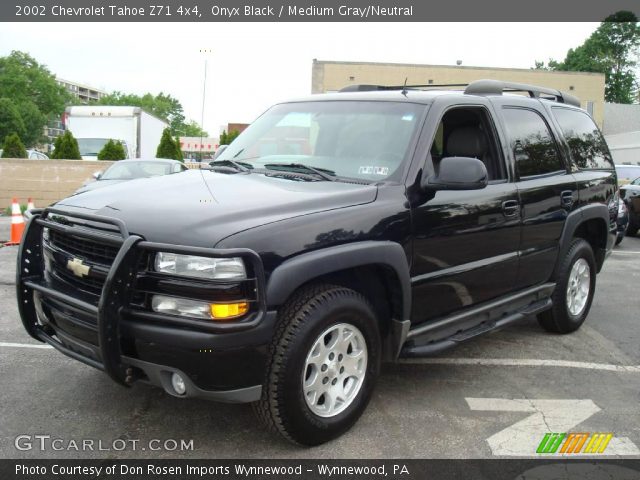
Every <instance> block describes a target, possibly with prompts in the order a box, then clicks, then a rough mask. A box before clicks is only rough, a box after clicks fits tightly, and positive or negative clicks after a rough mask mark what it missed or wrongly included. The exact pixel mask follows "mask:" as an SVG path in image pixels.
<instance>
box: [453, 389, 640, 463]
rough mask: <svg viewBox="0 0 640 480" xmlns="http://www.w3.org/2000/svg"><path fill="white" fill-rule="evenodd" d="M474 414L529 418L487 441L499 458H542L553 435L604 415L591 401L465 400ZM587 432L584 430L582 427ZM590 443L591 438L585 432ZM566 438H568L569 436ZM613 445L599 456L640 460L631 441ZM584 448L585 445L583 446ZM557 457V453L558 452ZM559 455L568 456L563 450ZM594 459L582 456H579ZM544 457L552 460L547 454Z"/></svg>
mask: <svg viewBox="0 0 640 480" xmlns="http://www.w3.org/2000/svg"><path fill="white" fill-rule="evenodd" d="M465 400H466V401H467V404H468V405H469V408H470V409H471V410H477V411H486V412H526V413H527V414H528V415H527V416H526V417H525V418H524V419H522V420H520V421H518V422H516V423H514V424H513V425H510V426H508V427H507V428H505V429H503V430H501V431H499V432H497V433H495V434H494V435H491V436H490V437H489V438H487V443H488V444H489V448H491V453H493V455H496V456H517V457H532V456H533V457H539V456H540V454H539V453H537V452H536V447H538V446H539V444H540V440H541V439H543V438H544V436H545V435H546V434H548V433H550V432H558V433H560V434H561V435H562V433H564V432H570V431H572V430H574V429H575V428H578V426H580V425H581V424H583V422H585V421H586V420H587V419H589V418H590V417H591V416H593V415H595V414H596V413H598V412H600V411H602V409H601V408H600V407H599V406H598V405H596V404H595V403H594V402H593V400H590V399H570V400H569V399H563V400H557V399H524V398H517V399H507V398H465ZM580 428H583V427H580ZM580 432H581V435H582V436H583V438H584V439H585V440H586V438H587V435H586V434H585V433H584V432H583V431H582V430H581V431H580ZM565 435H566V434H565ZM609 438H610V441H609V443H608V444H607V445H605V446H606V450H605V448H604V447H603V448H602V451H598V453H597V456H598V457H601V456H617V457H622V456H637V455H640V450H638V447H637V446H636V445H635V444H634V443H633V442H632V441H631V440H630V439H629V438H628V437H617V436H615V437H613V438H611V437H609ZM581 447H582V445H581ZM551 453H553V454H555V453H556V450H555V449H554V450H553V452H551ZM558 454H565V450H564V449H561V450H560V451H559V452H558ZM585 454H586V455H590V454H589V453H581V452H579V453H578V455H579V456H581V455H585ZM542 456H552V455H550V454H546V452H545V454H544V455H542Z"/></svg>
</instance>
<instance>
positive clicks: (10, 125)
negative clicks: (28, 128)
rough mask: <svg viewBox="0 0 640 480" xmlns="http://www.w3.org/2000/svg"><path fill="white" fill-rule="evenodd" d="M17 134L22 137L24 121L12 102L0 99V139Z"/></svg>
mask: <svg viewBox="0 0 640 480" xmlns="http://www.w3.org/2000/svg"><path fill="white" fill-rule="evenodd" d="M12 133H17V134H18V136H24V134H25V128H24V121H23V120H22V117H21V116H20V112H19V111H18V109H17V108H16V105H15V103H14V102H12V101H11V100H10V99H8V98H0V138H6V137H7V135H10V134H12Z"/></svg>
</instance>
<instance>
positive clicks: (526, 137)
mask: <svg viewBox="0 0 640 480" xmlns="http://www.w3.org/2000/svg"><path fill="white" fill-rule="evenodd" d="M503 115H504V119H505V125H506V128H507V134H508V136H509V146H510V148H511V151H512V152H513V157H514V158H515V161H516V168H517V170H518V173H519V174H520V177H528V176H532V175H541V174H544V173H551V172H557V171H560V170H564V169H565V168H564V166H563V165H562V161H561V160H560V156H559V155H558V149H557V148H556V143H555V140H554V139H553V136H552V135H551V132H549V127H548V126H547V124H546V122H545V121H544V120H543V119H542V117H541V116H540V115H539V114H537V113H536V112H534V111H533V110H525V109H522V108H505V109H504V111H503Z"/></svg>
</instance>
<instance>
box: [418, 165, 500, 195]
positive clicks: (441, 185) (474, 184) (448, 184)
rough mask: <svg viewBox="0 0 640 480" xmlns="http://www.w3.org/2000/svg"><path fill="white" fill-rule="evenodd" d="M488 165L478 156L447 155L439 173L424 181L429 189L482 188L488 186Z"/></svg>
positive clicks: (423, 184) (424, 185)
mask: <svg viewBox="0 0 640 480" xmlns="http://www.w3.org/2000/svg"><path fill="white" fill-rule="evenodd" d="M488 178H489V175H488V174H487V167H486V166H485V164H484V163H482V162H481V161H480V160H478V159H477V158H471V157H445V158H443V159H442V160H440V168H439V172H438V174H437V175H431V176H430V177H427V178H426V180H425V181H423V183H422V186H423V188H425V189H427V190H480V189H481V188H484V187H486V186H487V183H488Z"/></svg>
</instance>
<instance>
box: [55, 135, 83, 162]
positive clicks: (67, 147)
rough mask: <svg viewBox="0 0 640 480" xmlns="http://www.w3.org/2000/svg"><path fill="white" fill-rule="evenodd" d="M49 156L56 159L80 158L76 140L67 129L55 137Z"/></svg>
mask: <svg viewBox="0 0 640 480" xmlns="http://www.w3.org/2000/svg"><path fill="white" fill-rule="evenodd" d="M51 158H54V159H58V160H62V159H64V160H82V157H81V156H80V149H79V148H78V141H77V140H76V139H75V138H74V137H73V135H72V134H71V132H70V131H69V130H67V131H66V132H64V134H63V135H60V136H59V137H58V138H56V141H55V143H54V150H53V154H52V155H51Z"/></svg>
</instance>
